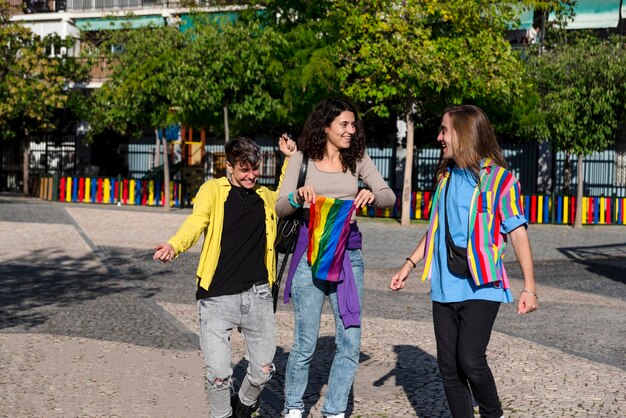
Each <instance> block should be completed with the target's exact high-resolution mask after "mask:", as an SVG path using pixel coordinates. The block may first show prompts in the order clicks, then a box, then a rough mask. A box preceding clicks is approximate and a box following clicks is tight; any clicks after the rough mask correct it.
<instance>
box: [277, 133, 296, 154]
mask: <svg viewBox="0 0 626 418" xmlns="http://www.w3.org/2000/svg"><path fill="white" fill-rule="evenodd" d="M278 148H279V149H280V152H282V153H283V154H284V155H285V157H287V158H289V157H291V156H292V155H293V154H294V153H295V152H296V151H298V146H297V145H296V141H294V140H293V139H291V137H290V136H289V134H286V133H285V134H282V135H281V136H280V138H278Z"/></svg>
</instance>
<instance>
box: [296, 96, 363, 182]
mask: <svg viewBox="0 0 626 418" xmlns="http://www.w3.org/2000/svg"><path fill="white" fill-rule="evenodd" d="M345 111H348V112H352V113H353V114H354V122H355V128H356V132H355V133H354V136H353V137H352V140H351V141H350V147H349V148H348V149H344V150H341V154H340V158H341V166H342V167H343V171H344V172H346V171H347V170H350V171H351V172H352V173H353V174H354V173H356V164H357V162H359V161H361V159H363V156H364V155H365V130H364V129H363V126H362V122H361V120H360V119H359V113H358V111H357V109H356V106H354V105H353V104H352V103H350V102H349V101H347V100H345V99H341V98H328V99H324V100H322V101H321V102H319V103H318V104H317V105H316V106H315V109H313V112H311V114H310V115H309V118H308V119H307V121H306V123H305V124H304V128H303V129H302V135H300V138H299V140H298V148H299V149H301V150H302V151H303V152H304V153H306V154H307V155H308V157H309V158H310V159H312V160H313V161H319V160H321V159H323V158H324V156H325V155H326V132H325V130H324V129H325V128H327V127H329V126H330V124H331V123H332V122H333V121H334V120H335V119H336V118H337V116H339V115H340V114H341V112H345Z"/></svg>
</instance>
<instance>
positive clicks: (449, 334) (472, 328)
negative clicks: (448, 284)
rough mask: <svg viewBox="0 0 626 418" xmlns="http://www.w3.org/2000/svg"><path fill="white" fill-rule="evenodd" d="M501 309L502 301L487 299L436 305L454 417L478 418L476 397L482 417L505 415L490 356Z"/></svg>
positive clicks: (439, 349) (445, 384) (443, 372)
mask: <svg viewBox="0 0 626 418" xmlns="http://www.w3.org/2000/svg"><path fill="white" fill-rule="evenodd" d="M499 309H500V303H499V302H490V301H485V300H468V301H464V302H455V303H439V302H433V322H434V325H435V338H436V339H437V362H438V363H439V371H440V372H441V376H442V378H443V387H444V389H445V392H446V399H447V400H448V405H449V407H450V412H451V413H452V416H453V417H454V418H473V417H474V412H473V403H472V395H474V399H475V400H476V402H477V403H478V407H479V412H480V416H481V417H484V418H500V417H501V416H502V415H503V412H502V408H501V407H500V399H499V398H498V391H497V389H496V382H495V381H494V379H493V375H492V374H491V369H490V368H489V365H488V364H487V356H486V351H487V345H488V344H489V338H490V337H491V329H492V328H493V323H494V321H495V319H496V315H498V310H499Z"/></svg>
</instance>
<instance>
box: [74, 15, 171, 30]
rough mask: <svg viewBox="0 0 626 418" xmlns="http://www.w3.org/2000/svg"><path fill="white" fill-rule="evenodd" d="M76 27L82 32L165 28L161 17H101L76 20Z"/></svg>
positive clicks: (163, 19)
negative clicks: (149, 27) (150, 27)
mask: <svg viewBox="0 0 626 418" xmlns="http://www.w3.org/2000/svg"><path fill="white" fill-rule="evenodd" d="M74 23H75V25H76V27H77V28H78V29H80V30H82V31H100V30H118V29H136V28H145V27H148V26H152V27H161V26H165V18H164V17H163V16H161V15H150V16H128V17H102V18H97V17H96V18H88V19H76V20H75V21H74Z"/></svg>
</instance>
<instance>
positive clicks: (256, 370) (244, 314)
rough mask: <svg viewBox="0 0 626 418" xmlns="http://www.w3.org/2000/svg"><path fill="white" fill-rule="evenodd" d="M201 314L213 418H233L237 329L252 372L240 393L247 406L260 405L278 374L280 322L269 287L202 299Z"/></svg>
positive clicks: (255, 287) (201, 334)
mask: <svg viewBox="0 0 626 418" xmlns="http://www.w3.org/2000/svg"><path fill="white" fill-rule="evenodd" d="M198 314H199V318H200V347H201V348H202V353H203V354H204V361H205V363H206V367H207V380H208V384H207V388H208V392H209V403H210V405H211V417H212V418H224V417H229V416H230V415H231V407H230V391H231V386H232V378H231V377H232V374H233V369H232V367H231V355H232V348H231V343H230V334H231V333H232V330H233V328H235V327H240V329H241V333H242V334H243V337H244V340H245V342H246V359H247V360H248V370H247V373H246V377H245V379H244V381H243V382H242V383H241V388H240V390H239V399H240V400H241V402H242V403H243V404H245V405H252V404H254V402H256V400H257V399H258V397H259V395H260V393H261V391H262V390H263V388H264V387H265V385H266V384H267V382H268V381H269V380H270V378H271V377H272V373H273V371H274V366H273V364H272V361H273V360H274V354H275V352H276V322H275V321H274V308H273V303H272V294H271V291H270V287H269V285H268V284H264V285H261V286H256V285H255V286H252V288H251V289H250V290H248V291H246V292H242V293H239V294H236V295H226V296H218V297H213V298H207V299H201V300H199V301H198Z"/></svg>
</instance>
